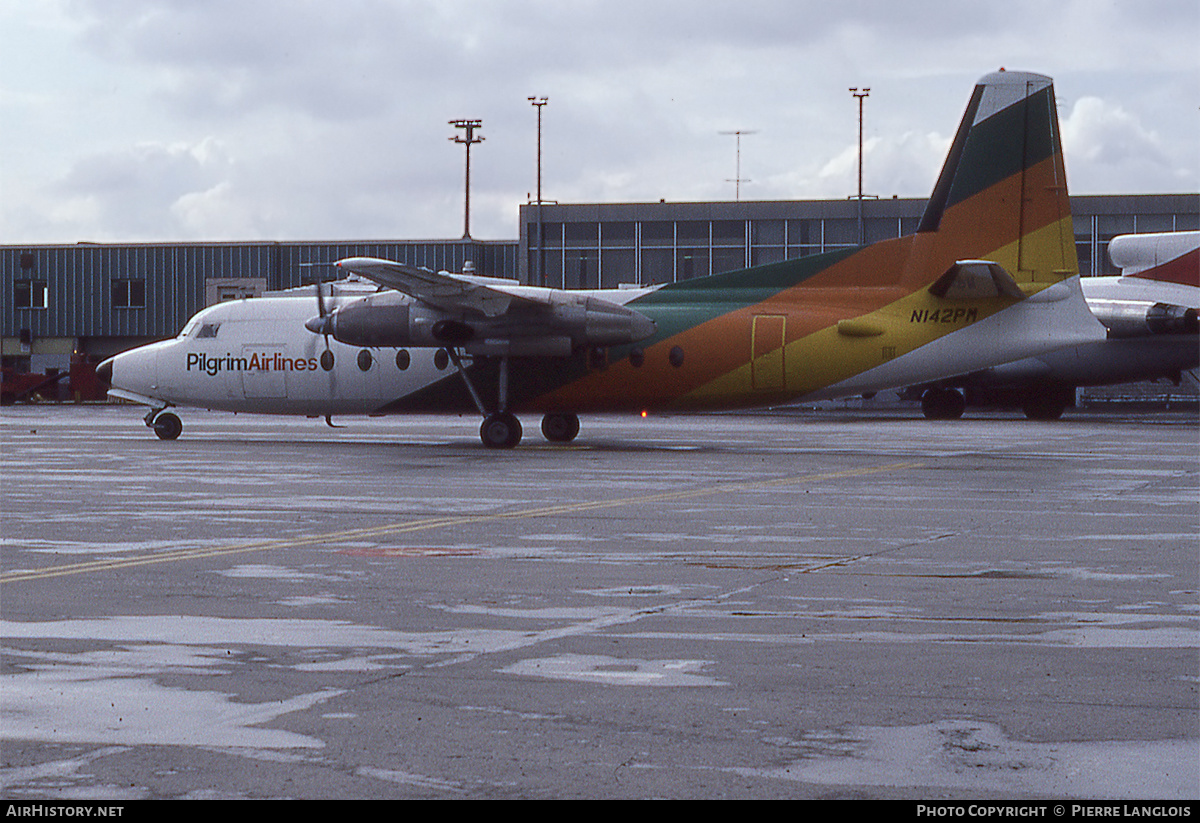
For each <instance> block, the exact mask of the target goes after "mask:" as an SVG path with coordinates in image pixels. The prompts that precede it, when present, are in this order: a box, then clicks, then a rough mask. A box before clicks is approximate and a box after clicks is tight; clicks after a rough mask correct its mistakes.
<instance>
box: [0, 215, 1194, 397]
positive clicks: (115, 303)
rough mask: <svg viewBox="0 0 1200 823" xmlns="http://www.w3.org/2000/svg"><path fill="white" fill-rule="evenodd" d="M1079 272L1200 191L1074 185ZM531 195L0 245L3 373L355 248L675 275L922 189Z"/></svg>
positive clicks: (438, 263)
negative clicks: (495, 210)
mask: <svg viewBox="0 0 1200 823" xmlns="http://www.w3.org/2000/svg"><path fill="white" fill-rule="evenodd" d="M1071 202H1072V211H1073V214H1074V216H1075V217H1074V219H1075V242H1076V248H1077V251H1078V254H1079V262H1080V270H1081V272H1082V273H1083V274H1084V275H1085V276H1097V275H1105V274H1116V273H1117V272H1116V270H1115V269H1114V268H1113V266H1112V264H1111V262H1110V261H1109V259H1108V255H1107V249H1108V243H1109V241H1110V240H1111V239H1112V238H1113V237H1115V236H1117V235H1120V234H1129V233H1138V232H1140V233H1145V232H1162V231H1187V230H1197V229H1200V196H1197V195H1195V194H1161V195H1097V196H1081V197H1080V196H1077V197H1072V199H1071ZM862 206H863V219H862V221H861V225H860V221H859V216H858V215H859V211H858V208H859V203H858V201H857V200H854V199H850V200H786V201H769V202H768V201H738V202H734V201H722V202H710V203H668V202H658V203H603V204H563V203H554V204H549V203H543V204H541V205H538V204H535V203H531V204H526V205H522V206H521V207H520V210H519V218H520V223H519V225H520V231H519V237H518V238H517V239H516V240H491V241H477V240H470V239H464V240H446V241H436V240H435V241H412V240H392V241H363V242H344V241H338V242H245V243H153V244H133V243H120V244H94V243H79V244H75V245H3V246H0V294H3V301H2V308H0V355H2V359H3V366H4V369H5V373H6V375H12V374H20V373H29V372H33V373H57V372H59V371H62V370H66V369H68V368H70V367H71V364H72V362H75V363H79V362H83V361H88V362H92V363H94V362H98V361H99V360H100V359H102V358H104V357H107V356H109V355H111V354H115V353H116V352H119V351H122V350H124V349H127V348H130V347H132V346H134V345H137V344H140V343H144V342H148V341H151V340H156V339H161V338H165V337H170V336H173V335H174V334H176V333H177V332H178V330H179V329H180V328H181V327H182V326H183V324H184V323H185V322H186V321H187V319H188V318H189V317H190V316H191V315H193V314H194V313H195V312H197V311H199V310H200V309H201V308H203V307H204V306H206V305H211V304H212V303H215V302H218V301H220V300H230V299H240V298H243V297H253V296H257V295H261V294H263V293H265V292H269V291H278V290H282V289H289V288H295V287H298V286H302V285H304V284H306V283H312V282H313V281H314V279H317V278H324V279H331V278H332V277H333V276H334V270H333V269H332V268H329V266H328V264H329V263H331V262H332V261H334V260H337V259H339V258H342V257H349V256H358V255H364V256H373V257H383V258H388V259H393V260H398V261H401V262H405V263H410V264H413V265H418V266H424V267H426V268H430V269H433V270H435V271H436V270H442V269H445V270H449V271H461V270H462V269H463V268H464V267H465V266H466V265H467V263H468V261H469V262H470V263H471V264H472V265H473V266H474V269H475V271H476V272H478V273H480V274H487V275H491V276H499V277H509V278H516V279H519V280H520V281H521V282H524V283H530V284H534V285H543V284H544V285H547V286H553V287H556V288H567V289H580V288H617V287H620V286H621V285H624V284H639V285H650V284H658V283H671V282H677V281H680V280H687V279H690V278H694V277H702V276H705V275H708V274H716V273H720V272H724V271H732V270H735V269H740V268H745V267H748V266H755V265H760V264H764V263H774V262H779V261H782V260H786V259H791V258H795V257H802V256H806V255H811V254H819V253H821V252H826V251H833V250H837V249H843V248H847V247H852V246H855V245H858V244H859V242H860V239H861V240H862V241H864V242H867V243H871V242H875V241H877V240H882V239H886V238H890V237H897V236H901V235H904V234H910V233H912V232H913V231H915V229H916V227H917V224H918V223H919V221H920V217H921V213H922V212H923V210H924V207H925V200H924V199H898V198H897V199H890V200H866V201H864V202H863V203H862Z"/></svg>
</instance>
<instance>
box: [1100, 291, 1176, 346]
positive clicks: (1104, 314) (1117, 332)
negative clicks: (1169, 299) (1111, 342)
mask: <svg viewBox="0 0 1200 823" xmlns="http://www.w3.org/2000/svg"><path fill="white" fill-rule="evenodd" d="M1088 306H1089V308H1091V310H1092V314H1094V315H1096V319H1097V320H1099V321H1100V322H1101V323H1103V324H1104V327H1105V328H1106V329H1108V336H1109V337H1148V336H1150V335H1157V334H1197V333H1200V322H1198V321H1197V317H1196V309H1192V308H1188V307H1186V306H1176V305H1173V304H1171V303H1151V302H1150V301H1148V300H1095V301H1089V302H1088Z"/></svg>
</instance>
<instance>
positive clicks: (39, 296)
mask: <svg viewBox="0 0 1200 823" xmlns="http://www.w3.org/2000/svg"><path fill="white" fill-rule="evenodd" d="M47 285H48V284H47V283H46V281H45V280H17V281H15V282H14V283H13V307H14V308H18V309H44V308H46V305H47V303H48V301H49V289H48V288H47Z"/></svg>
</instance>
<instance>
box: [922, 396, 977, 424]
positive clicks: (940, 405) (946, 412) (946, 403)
mask: <svg viewBox="0 0 1200 823" xmlns="http://www.w3.org/2000/svg"><path fill="white" fill-rule="evenodd" d="M966 408H967V401H966V398H964V397H963V396H962V395H961V394H959V393H958V392H957V391H955V390H954V389H929V390H928V391H927V392H925V394H923V395H921V413H922V414H924V415H925V417H926V419H928V420H957V419H958V418H960V417H962V416H963V412H964V411H966Z"/></svg>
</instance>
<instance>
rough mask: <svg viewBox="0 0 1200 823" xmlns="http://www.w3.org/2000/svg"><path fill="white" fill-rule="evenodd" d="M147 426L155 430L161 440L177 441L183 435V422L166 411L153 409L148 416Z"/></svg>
mask: <svg viewBox="0 0 1200 823" xmlns="http://www.w3.org/2000/svg"><path fill="white" fill-rule="evenodd" d="M146 425H147V426H149V427H150V428H152V429H154V434H155V435H157V436H158V439H159V440H176V439H178V438H179V435H180V434H182V433H183V421H181V420H180V419H179V416H178V415H175V414H172V413H171V412H169V411H166V410H164V409H151V410H150V413H149V414H147V415H146Z"/></svg>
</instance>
